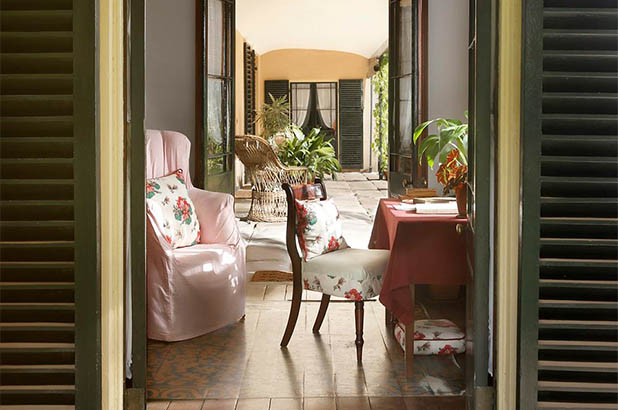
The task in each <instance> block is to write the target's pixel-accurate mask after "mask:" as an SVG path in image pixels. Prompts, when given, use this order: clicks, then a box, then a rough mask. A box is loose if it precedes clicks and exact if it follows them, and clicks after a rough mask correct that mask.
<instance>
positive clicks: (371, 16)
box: [236, 0, 388, 57]
mask: <svg viewBox="0 0 618 410" xmlns="http://www.w3.org/2000/svg"><path fill="white" fill-rule="evenodd" d="M236 28H237V29H238V31H240V33H241V34H242V35H243V36H244V37H245V38H246V39H247V42H249V44H251V46H252V47H253V48H254V49H255V51H256V52H257V53H258V54H264V53H267V52H269V51H273V50H279V49H283V48H302V49H316V50H336V51H345V52H349V53H356V54H360V55H362V56H364V57H373V56H374V55H375V53H376V51H378V50H379V49H380V48H381V46H383V44H385V42H386V41H387V39H388V1H387V0H236Z"/></svg>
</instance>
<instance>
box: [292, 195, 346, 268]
mask: <svg viewBox="0 0 618 410" xmlns="http://www.w3.org/2000/svg"><path fill="white" fill-rule="evenodd" d="M296 231H297V233H298V242H299V243H300V247H301V250H302V253H303V258H304V259H305V261H308V260H309V259H312V258H315V257H316V256H320V255H323V254H325V253H328V252H333V251H336V250H338V249H344V248H347V247H348V244H347V243H346V241H345V239H344V238H343V236H342V234H341V231H342V229H341V217H340V215H339V210H338V209H337V207H336V206H335V203H334V202H333V201H331V200H330V199H328V200H326V201H320V200H309V201H299V200H298V199H297V200H296Z"/></svg>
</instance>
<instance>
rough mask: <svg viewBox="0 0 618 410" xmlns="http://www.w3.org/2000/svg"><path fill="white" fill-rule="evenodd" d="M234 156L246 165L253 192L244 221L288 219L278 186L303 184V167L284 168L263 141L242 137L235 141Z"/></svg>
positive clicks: (266, 142)
mask: <svg viewBox="0 0 618 410" xmlns="http://www.w3.org/2000/svg"><path fill="white" fill-rule="evenodd" d="M235 152H236V156H237V157H238V158H239V159H240V161H241V162H242V163H243V164H244V166H245V172H246V173H247V175H249V179H250V181H251V185H252V187H253V191H252V193H251V208H250V209H249V215H248V216H247V219H248V220H250V221H259V222H282V221H285V220H286V218H287V201H286V197H285V192H284V191H283V190H282V188H281V186H282V185H283V184H284V183H287V184H290V185H296V184H304V183H306V182H307V178H308V175H309V174H308V171H307V168H305V167H286V166H285V165H283V164H282V163H281V161H280V160H279V157H277V154H275V151H273V149H272V147H271V146H270V144H269V143H268V141H266V140H265V139H264V138H261V137H257V136H255V135H243V136H237V137H236V138H235Z"/></svg>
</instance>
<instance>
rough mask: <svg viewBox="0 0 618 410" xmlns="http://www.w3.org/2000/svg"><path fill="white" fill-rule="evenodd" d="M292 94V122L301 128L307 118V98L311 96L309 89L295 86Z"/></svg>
mask: <svg viewBox="0 0 618 410" xmlns="http://www.w3.org/2000/svg"><path fill="white" fill-rule="evenodd" d="M293 93H294V94H293V95H294V106H293V107H292V112H293V113H294V115H293V117H295V118H292V121H294V124H296V125H298V126H299V127H302V126H303V123H304V122H305V119H306V118H307V113H309V97H310V96H311V90H310V88H309V87H307V88H305V87H299V86H297V87H295V89H294V91H293Z"/></svg>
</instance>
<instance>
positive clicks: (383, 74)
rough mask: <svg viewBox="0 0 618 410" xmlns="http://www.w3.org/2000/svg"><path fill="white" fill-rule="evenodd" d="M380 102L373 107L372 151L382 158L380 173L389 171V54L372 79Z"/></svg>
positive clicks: (381, 62) (383, 58)
mask: <svg viewBox="0 0 618 410" xmlns="http://www.w3.org/2000/svg"><path fill="white" fill-rule="evenodd" d="M371 84H372V85H373V92H374V93H375V95H376V96H377V97H378V101H377V103H376V104H375V106H374V107H373V120H374V122H375V128H374V132H373V135H374V136H373V141H371V149H372V150H373V151H374V152H375V153H376V154H377V155H378V156H379V157H380V159H381V162H380V172H384V171H386V170H388V53H385V54H384V55H383V56H382V58H381V59H380V63H379V69H378V71H377V72H376V73H375V75H374V76H373V77H371Z"/></svg>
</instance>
